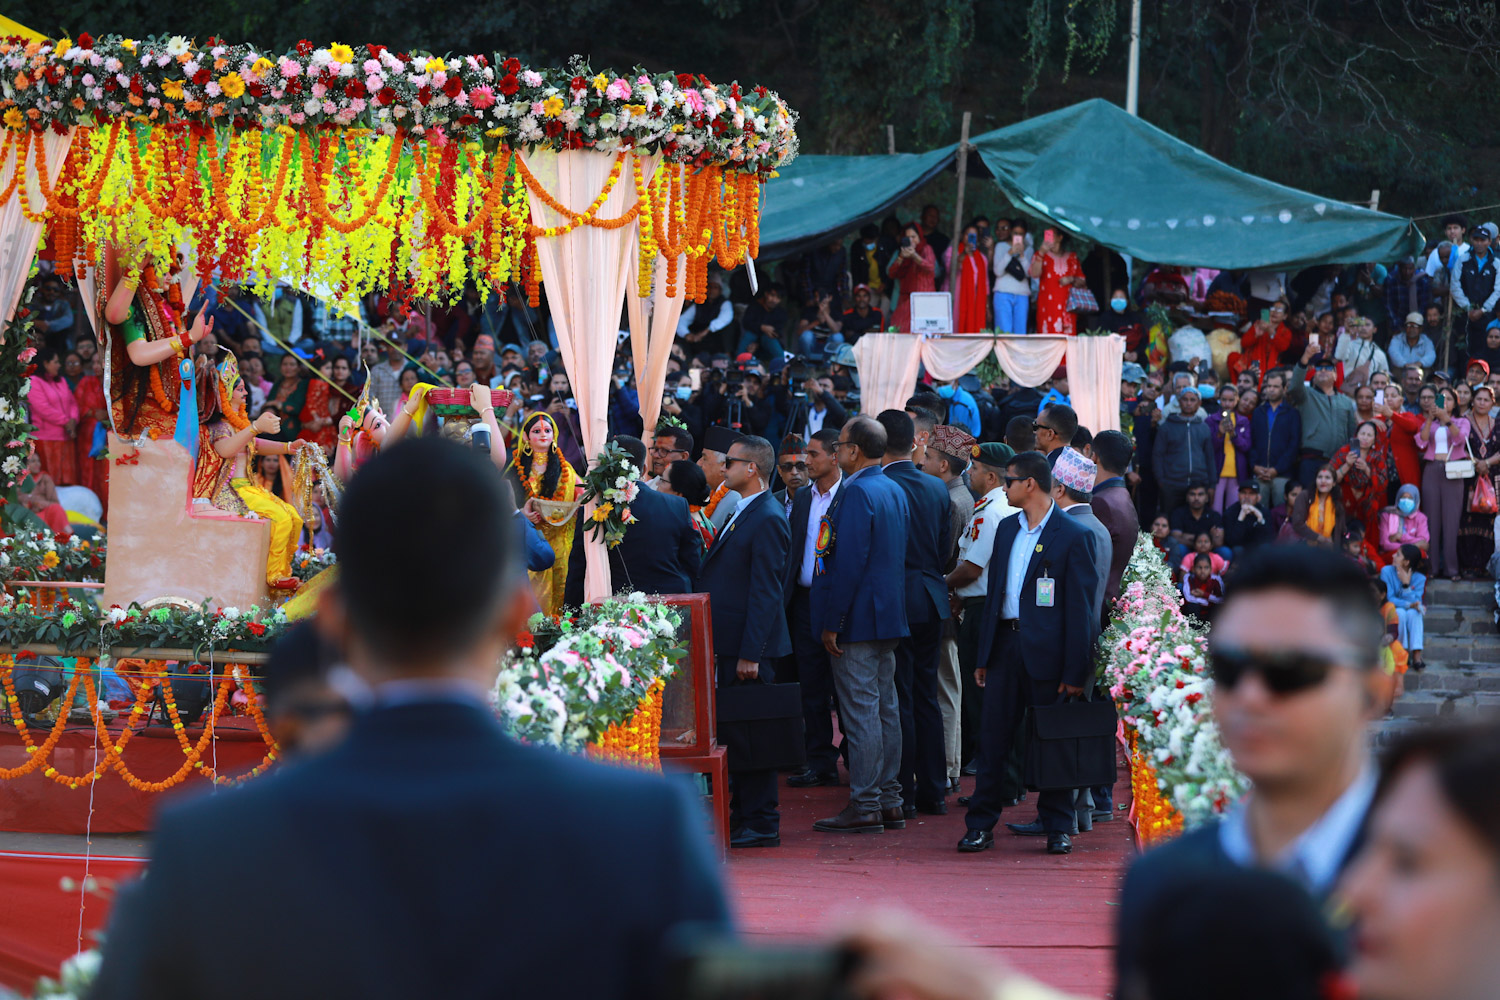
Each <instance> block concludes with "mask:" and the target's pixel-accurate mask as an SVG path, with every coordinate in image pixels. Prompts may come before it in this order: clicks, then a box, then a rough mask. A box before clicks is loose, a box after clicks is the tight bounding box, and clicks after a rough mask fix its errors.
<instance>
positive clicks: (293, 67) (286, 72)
mask: <svg viewBox="0 0 1500 1000" xmlns="http://www.w3.org/2000/svg"><path fill="white" fill-rule="evenodd" d="M276 68H277V69H279V70H280V71H281V75H282V76H284V77H286V78H287V79H288V80H290V79H291V78H292V77H294V76H301V75H302V64H301V63H299V62H298V61H297V60H295V59H288V58H287V57H286V56H282V57H281V61H280V62H278V63H277V64H276Z"/></svg>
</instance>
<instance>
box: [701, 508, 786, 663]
mask: <svg viewBox="0 0 1500 1000" xmlns="http://www.w3.org/2000/svg"><path fill="white" fill-rule="evenodd" d="M790 538H791V535H790V533H789V531H788V528H787V524H786V518H785V517H783V516H782V513H781V505H780V502H779V501H777V500H776V498H775V497H773V496H771V494H770V493H768V492H764V491H762V492H761V493H760V494H759V495H758V496H755V497H752V498H751V499H750V500H749V502H748V503H744V502H742V503H741V505H740V507H739V509H738V510H737V511H736V512H735V515H734V518H733V520H732V521H730V523H728V524H727V525H726V526H725V528H724V530H723V531H721V532H719V537H717V538H715V539H714V544H713V547H712V548H710V549H709V550H708V554H707V555H705V556H704V557H703V568H702V569H701V570H700V571H699V573H698V590H699V591H700V592H701V593H706V594H708V595H709V611H710V613H711V614H712V615H713V626H714V653H715V654H716V655H718V656H733V657H737V658H739V659H743V660H751V661H753V662H755V663H763V662H765V661H766V660H768V659H770V658H772V657H776V656H787V655H789V654H790V653H791V651H792V640H791V635H790V633H788V632H787V627H786V602H785V601H783V600H782V594H781V587H782V570H783V568H784V567H785V566H786V553H787V546H788V543H789V540H790Z"/></svg>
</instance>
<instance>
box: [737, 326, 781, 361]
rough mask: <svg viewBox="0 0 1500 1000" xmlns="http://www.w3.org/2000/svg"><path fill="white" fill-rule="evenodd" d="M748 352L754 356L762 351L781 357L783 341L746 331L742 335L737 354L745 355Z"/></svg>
mask: <svg viewBox="0 0 1500 1000" xmlns="http://www.w3.org/2000/svg"><path fill="white" fill-rule="evenodd" d="M746 351H750V352H751V353H753V354H760V353H761V352H762V351H772V352H775V354H776V355H778V356H779V355H780V354H781V341H779V340H777V339H776V338H775V337H767V336H766V335H765V334H763V333H756V332H754V331H753V330H746V331H745V332H744V333H741V334H740V345H739V349H738V351H736V353H738V354H744V353H745V352H746Z"/></svg>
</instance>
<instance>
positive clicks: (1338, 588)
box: [1220, 545, 1385, 670]
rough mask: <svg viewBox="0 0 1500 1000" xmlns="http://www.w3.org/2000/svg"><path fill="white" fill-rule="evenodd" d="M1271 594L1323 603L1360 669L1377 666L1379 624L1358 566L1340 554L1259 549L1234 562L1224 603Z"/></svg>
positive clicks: (1304, 549)
mask: <svg viewBox="0 0 1500 1000" xmlns="http://www.w3.org/2000/svg"><path fill="white" fill-rule="evenodd" d="M1272 590H1290V591H1293V592H1294V593H1298V594H1304V595H1306V596H1307V597H1309V598H1313V599H1315V600H1321V601H1326V602H1328V604H1329V605H1330V606H1331V607H1332V610H1333V618H1334V621H1336V622H1337V623H1338V627H1339V629H1340V631H1342V632H1343V633H1344V637H1345V638H1347V639H1348V640H1349V641H1350V642H1353V643H1354V644H1355V645H1356V646H1358V647H1359V650H1360V655H1361V657H1362V663H1361V666H1364V667H1367V668H1369V669H1372V670H1373V669H1374V668H1375V667H1376V666H1377V665H1378V664H1379V663H1380V639H1381V635H1382V633H1384V631H1385V620H1384V618H1383V617H1382V616H1381V614H1380V609H1379V607H1377V606H1376V604H1375V598H1374V597H1373V596H1372V595H1371V593H1370V578H1369V577H1367V576H1366V575H1365V571H1364V570H1363V569H1362V568H1361V567H1360V566H1359V564H1358V563H1356V562H1354V561H1353V560H1351V559H1349V558H1348V557H1347V556H1345V555H1344V554H1343V553H1341V552H1335V551H1332V550H1329V549H1320V548H1314V547H1313V546H1311V545H1267V546H1262V547H1261V548H1258V549H1255V550H1253V551H1252V552H1250V553H1249V554H1247V555H1246V556H1244V557H1243V558H1241V559H1237V560H1236V561H1235V564H1234V573H1233V575H1232V576H1231V577H1230V579H1229V582H1228V583H1227V585H1226V586H1225V591H1224V603H1225V605H1228V604H1230V603H1232V602H1233V601H1234V600H1235V599H1236V598H1239V597H1243V596H1245V595H1248V594H1264V593H1266V592H1268V591H1272ZM1220 613H1221V614H1222V613H1223V612H1222V610H1221V612H1220Z"/></svg>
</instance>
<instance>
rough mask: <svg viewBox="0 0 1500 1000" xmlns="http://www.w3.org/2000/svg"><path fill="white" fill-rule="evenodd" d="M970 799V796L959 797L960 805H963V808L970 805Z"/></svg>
mask: <svg viewBox="0 0 1500 1000" xmlns="http://www.w3.org/2000/svg"><path fill="white" fill-rule="evenodd" d="M969 798H970V796H968V795H960V796H959V797H958V804H959V805H961V806H966V805H968V804H969Z"/></svg>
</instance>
